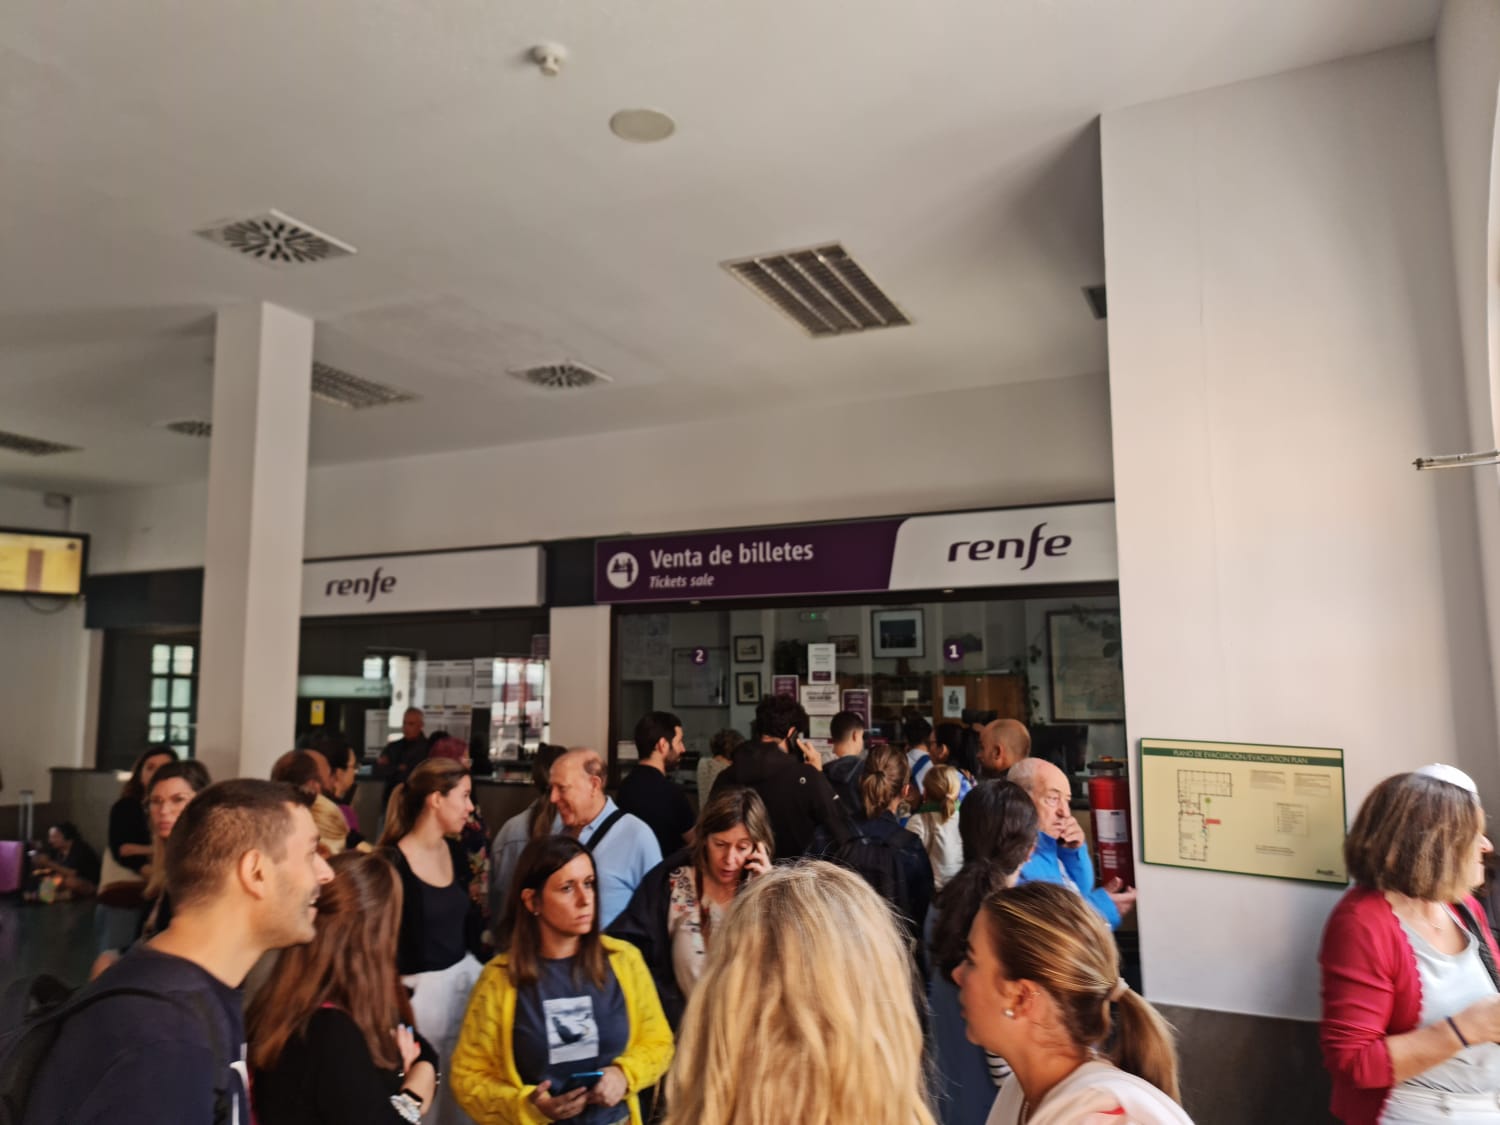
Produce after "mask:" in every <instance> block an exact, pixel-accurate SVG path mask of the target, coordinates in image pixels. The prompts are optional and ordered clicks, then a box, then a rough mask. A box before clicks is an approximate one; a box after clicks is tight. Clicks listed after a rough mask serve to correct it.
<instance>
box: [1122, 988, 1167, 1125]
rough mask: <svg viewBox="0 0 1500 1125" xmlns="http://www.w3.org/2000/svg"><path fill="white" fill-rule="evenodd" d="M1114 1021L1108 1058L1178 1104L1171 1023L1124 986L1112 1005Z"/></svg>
mask: <svg viewBox="0 0 1500 1125" xmlns="http://www.w3.org/2000/svg"><path fill="white" fill-rule="evenodd" d="M1115 1020H1116V1023H1117V1024H1118V1025H1119V1030H1118V1032H1117V1034H1116V1035H1115V1049H1114V1050H1113V1051H1112V1052H1111V1053H1110V1056H1109V1057H1110V1061H1112V1062H1113V1063H1114V1064H1115V1065H1116V1066H1117V1067H1119V1068H1120V1069H1121V1070H1125V1071H1129V1072H1130V1073H1131V1074H1134V1075H1135V1076H1136V1077H1137V1078H1144V1079H1145V1080H1146V1081H1147V1082H1149V1083H1151V1085H1153V1086H1155V1087H1156V1088H1157V1089H1158V1090H1160V1091H1161V1092H1162V1093H1164V1094H1166V1095H1167V1096H1168V1097H1169V1098H1171V1099H1172V1100H1173V1101H1174V1102H1176V1103H1177V1104H1178V1105H1181V1104H1182V1091H1181V1090H1180V1089H1179V1088H1178V1084H1177V1047H1176V1045H1175V1043H1174V1042H1173V1035H1172V1027H1171V1025H1170V1024H1168V1023H1167V1021H1166V1020H1164V1019H1162V1018H1161V1013H1160V1012H1158V1011H1157V1010H1156V1009H1155V1008H1153V1007H1152V1006H1151V1005H1150V1004H1148V1003H1147V1002H1146V1001H1145V999H1144V998H1142V997H1141V996H1138V995H1137V994H1136V993H1135V992H1133V991H1132V990H1130V989H1128V988H1127V989H1126V990H1125V993H1124V995H1123V996H1121V997H1120V999H1119V1001H1118V1002H1117V1004H1116V1006H1115Z"/></svg>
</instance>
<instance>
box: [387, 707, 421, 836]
mask: <svg viewBox="0 0 1500 1125" xmlns="http://www.w3.org/2000/svg"><path fill="white" fill-rule="evenodd" d="M425 723H426V718H425V717H424V716H423V714H422V709H421V708H420V707H408V708H407V709H406V712H405V713H404V714H403V715H402V716H401V737H400V738H398V739H396V741H395V742H389V743H387V744H386V747H385V749H384V750H382V751H381V752H380V757H378V758H376V759H375V773H376V776H382V775H383V776H384V777H385V792H384V793H383V794H381V797H380V815H381V816H384V815H385V810H386V806H387V805H389V804H390V803H391V792H392V791H393V790H394V789H395V788H396V786H398V785H400V784H402V783H403V782H404V781H406V779H407V778H408V777H410V776H411V771H412V770H414V769H416V768H417V766H418V765H420V764H421V763H422V762H423V760H424V759H426V757H427V735H426V734H424V733H423V730H422V728H423V726H424V725H425Z"/></svg>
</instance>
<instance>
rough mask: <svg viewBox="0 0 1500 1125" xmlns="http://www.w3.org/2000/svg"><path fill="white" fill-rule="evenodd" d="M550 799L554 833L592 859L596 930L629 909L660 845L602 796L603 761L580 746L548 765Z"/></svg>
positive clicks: (644, 826)
mask: <svg viewBox="0 0 1500 1125" xmlns="http://www.w3.org/2000/svg"><path fill="white" fill-rule="evenodd" d="M548 781H549V782H550V786H549V789H548V796H549V797H550V798H551V800H552V807H553V808H555V809H556V810H557V817H556V819H555V820H554V821H553V822H552V831H553V832H556V833H561V834H562V835H565V836H572V837H573V839H575V840H577V841H578V842H579V843H580V844H582V845H583V846H584V847H585V848H587V849H588V850H589V851H590V852H592V853H593V855H594V870H595V872H596V873H597V874H598V877H599V928H600V929H601V930H602V929H604V928H605V927H606V926H608V925H609V924H610V923H611V922H613V921H614V920H615V915H617V914H619V913H620V911H622V910H624V909H625V907H627V906H628V905H630V896H631V895H633V894H635V889H636V888H637V887H638V886H640V885H641V880H642V879H643V878H645V875H646V872H648V871H650V870H651V869H652V868H653V867H655V866H656V865H657V864H658V863H660V862H661V845H659V844H658V843H657V842H656V833H654V832H652V831H651V829H650V827H649V826H648V825H647V824H646V822H645V821H643V820H641V819H640V818H639V817H635V816H631V815H630V814H629V813H628V812H626V811H625V810H624V809H621V808H619V807H618V806H616V805H615V803H614V801H613V800H611V799H610V798H609V797H607V796H605V794H604V759H603V758H601V757H599V755H598V754H597V753H596V752H595V751H593V750H588V749H584V748H580V749H577V750H569V751H568V752H567V753H566V754H564V755H563V756H562V757H560V758H558V759H557V761H555V762H553V763H552V770H551V772H550V773H549V774H548Z"/></svg>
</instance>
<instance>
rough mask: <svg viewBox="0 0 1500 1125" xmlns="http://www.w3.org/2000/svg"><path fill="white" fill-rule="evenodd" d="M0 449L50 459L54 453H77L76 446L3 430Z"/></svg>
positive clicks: (0, 433)
mask: <svg viewBox="0 0 1500 1125" xmlns="http://www.w3.org/2000/svg"><path fill="white" fill-rule="evenodd" d="M0 449H8V450H10V451H11V452H12V453H24V454H25V455H26V456H28V457H50V456H52V455H53V454H54V453H77V452H78V451H79V449H78V446H76V445H63V444H62V443H61V442H56V441H47V440H46V439H45V438H34V437H27V436H26V435H25V434H12V433H8V432H7V431H5V430H0Z"/></svg>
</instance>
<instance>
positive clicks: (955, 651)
mask: <svg viewBox="0 0 1500 1125" xmlns="http://www.w3.org/2000/svg"><path fill="white" fill-rule="evenodd" d="M963 658H964V646H963V645H961V644H959V643H958V642H957V641H944V642H943V659H944V660H946V661H947V662H948V663H949V664H960V663H962V662H963Z"/></svg>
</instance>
